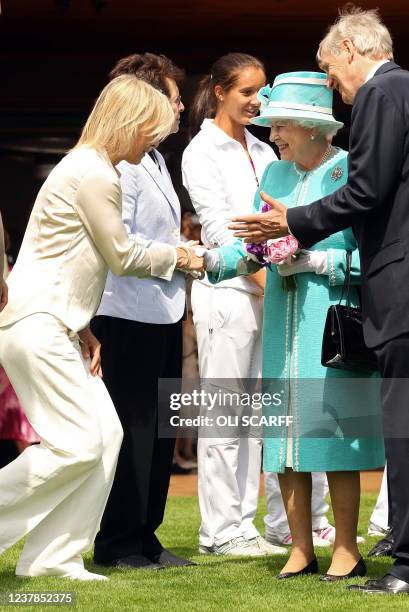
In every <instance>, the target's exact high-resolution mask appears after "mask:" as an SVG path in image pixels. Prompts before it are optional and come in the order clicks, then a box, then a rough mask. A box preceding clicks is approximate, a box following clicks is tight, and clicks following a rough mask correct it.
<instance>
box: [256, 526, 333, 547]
mask: <svg viewBox="0 0 409 612" xmlns="http://www.w3.org/2000/svg"><path fill="white" fill-rule="evenodd" d="M265 536H266V540H267V541H268V542H271V544H275V545H277V544H278V545H281V546H291V545H292V543H293V538H292V536H291V533H286V534H285V535H282V534H280V535H279V534H277V533H276V532H272V531H271V530H270V531H269V532H268V533H266V534H265ZM312 543H313V545H314V546H318V547H319V548H328V547H329V546H331V542H330V541H329V540H326V539H324V538H321V537H320V536H319V535H318V534H317V533H316V532H314V531H313V532H312Z"/></svg>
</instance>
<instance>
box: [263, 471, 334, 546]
mask: <svg viewBox="0 0 409 612" xmlns="http://www.w3.org/2000/svg"><path fill="white" fill-rule="evenodd" d="M264 484H265V489H266V497H267V514H266V516H265V517H264V524H265V529H266V535H268V534H269V532H270V534H271V535H273V534H277V535H279V536H280V537H284V536H286V535H287V534H288V533H290V528H289V526H288V521H287V515H286V512H285V508H284V503H283V498H282V497H281V490H280V484H279V482H278V476H277V474H276V473H275V472H267V473H266V474H265V477H264ZM327 493H328V482H327V476H326V474H325V472H313V473H312V497H311V515H312V529H313V531H315V530H316V529H324V528H325V527H326V526H327V525H328V519H327V516H326V514H327V512H328V510H329V506H328V504H327V502H326V501H325V496H326V495H327Z"/></svg>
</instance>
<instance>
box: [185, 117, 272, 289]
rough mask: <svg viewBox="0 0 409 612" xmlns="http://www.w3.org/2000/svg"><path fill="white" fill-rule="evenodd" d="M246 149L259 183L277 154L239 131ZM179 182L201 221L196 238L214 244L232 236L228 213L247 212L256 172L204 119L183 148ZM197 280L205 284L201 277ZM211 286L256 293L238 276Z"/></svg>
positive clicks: (240, 150)
mask: <svg viewBox="0 0 409 612" xmlns="http://www.w3.org/2000/svg"><path fill="white" fill-rule="evenodd" d="M245 134H246V141H247V147H248V150H249V153H250V155H251V158H252V160H253V163H254V166H255V171H256V176H257V180H258V182H259V183H260V182H261V177H262V175H263V172H264V170H265V169H266V167H267V166H268V164H270V162H272V161H274V160H275V159H277V157H276V155H275V153H274V151H273V149H272V148H271V147H270V146H269V145H267V144H265V143H264V142H261V140H259V139H258V138H256V137H255V136H253V135H252V134H251V133H250V132H249V131H248V130H245ZM182 174H183V184H184V186H185V187H186V189H187V190H188V192H189V195H190V199H191V200H192V204H193V206H194V208H195V210H196V212H197V214H198V216H199V219H200V223H201V224H202V242H203V243H204V244H205V245H206V246H208V247H218V246H224V245H226V244H229V243H231V242H233V241H234V240H235V238H234V236H233V232H232V231H230V230H228V229H227V227H228V225H229V224H230V222H231V218H232V217H233V216H234V215H238V214H249V213H251V212H252V211H253V200H254V195H255V192H256V189H257V181H256V176H255V174H254V171H253V168H252V166H251V163H250V160H249V158H248V155H247V154H246V152H245V150H244V149H243V147H242V146H241V144H240V143H239V142H237V140H234V139H233V138H231V137H230V136H228V135H227V134H226V133H225V132H224V131H223V130H221V129H220V128H219V127H218V126H217V125H215V123H214V122H213V120H212V119H205V120H204V122H203V123H202V125H201V130H200V132H199V133H198V134H197V135H196V136H195V137H194V138H193V139H192V141H191V142H190V143H189V145H188V146H187V147H186V149H185V151H184V153H183V159H182ZM202 282H205V283H207V282H208V281H207V280H204V281H202ZM216 287H235V288H237V289H242V290H245V291H248V292H249V293H256V294H258V293H260V290H259V289H258V288H257V287H256V285H255V284H254V283H252V282H251V280H249V279H248V278H245V277H244V276H241V277H238V278H233V279H231V280H227V281H223V282H221V283H219V284H218V285H216Z"/></svg>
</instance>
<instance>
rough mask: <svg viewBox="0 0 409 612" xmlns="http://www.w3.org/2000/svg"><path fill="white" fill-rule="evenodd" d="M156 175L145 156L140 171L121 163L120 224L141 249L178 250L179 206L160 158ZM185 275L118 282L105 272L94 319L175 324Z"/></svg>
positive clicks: (182, 305) (181, 304)
mask: <svg viewBox="0 0 409 612" xmlns="http://www.w3.org/2000/svg"><path fill="white" fill-rule="evenodd" d="M155 155H156V157H157V159H158V161H159V164H160V170H159V168H158V166H157V165H156V164H155V162H154V161H153V160H152V158H151V157H150V156H149V155H145V156H144V158H143V159H142V162H141V163H140V164H139V165H137V166H136V165H135V164H129V163H128V162H125V161H123V162H121V163H120V164H119V165H118V170H119V171H120V173H121V187H122V220H123V222H124V224H125V227H126V229H127V232H128V234H129V237H130V238H132V239H134V240H137V241H138V242H139V244H141V245H143V246H145V247H157V246H163V245H164V244H170V245H172V246H176V245H177V244H180V242H181V240H180V203H179V199H178V196H177V195H176V192H175V190H174V188H173V185H172V180H171V178H170V176H169V172H168V169H167V168H166V164H165V160H164V159H163V157H162V155H161V154H160V153H159V152H158V151H155ZM185 299H186V295H185V275H184V274H183V273H182V272H175V274H174V275H173V277H172V280H171V281H167V280H162V279H160V278H144V279H139V278H135V277H130V276H128V277H121V278H120V277H118V276H116V275H115V274H114V273H113V272H111V271H110V272H108V278H107V282H106V285H105V290H104V294H103V296H102V300H101V305H100V307H99V309H98V312H97V314H98V315H108V316H111V317H119V318H121V319H129V320H131V321H141V322H143V323H175V322H176V321H179V320H180V319H181V318H182V316H183V311H184V308H185Z"/></svg>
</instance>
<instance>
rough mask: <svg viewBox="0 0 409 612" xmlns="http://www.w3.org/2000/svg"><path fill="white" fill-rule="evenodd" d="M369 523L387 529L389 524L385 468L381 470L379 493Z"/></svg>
mask: <svg viewBox="0 0 409 612" xmlns="http://www.w3.org/2000/svg"><path fill="white" fill-rule="evenodd" d="M369 522H370V523H373V524H374V525H377V526H378V527H382V529H388V522H389V506H388V476H387V466H386V465H385V469H384V470H383V477H382V484H381V488H380V491H379V495H378V499H377V500H376V505H375V508H374V509H373V512H372V514H371V518H370V519H369Z"/></svg>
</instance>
